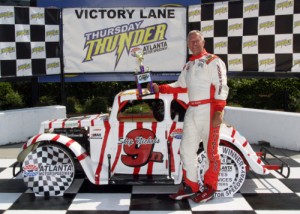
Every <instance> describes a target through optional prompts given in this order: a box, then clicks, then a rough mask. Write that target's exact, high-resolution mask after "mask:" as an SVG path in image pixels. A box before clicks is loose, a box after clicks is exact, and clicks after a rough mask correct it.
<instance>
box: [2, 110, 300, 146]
mask: <svg viewBox="0 0 300 214" xmlns="http://www.w3.org/2000/svg"><path fill="white" fill-rule="evenodd" d="M65 117H66V108H65V106H47V107H38V108H27V109H20V110H10V111H2V112H0V136H1V137H0V145H4V144H8V143H16V142H23V141H26V140H27V139H28V138H30V137H32V136H33V135H36V134H37V133H38V131H39V127H40V123H41V122H42V121H45V120H51V119H57V118H65ZM224 120H225V121H226V122H227V123H229V124H231V125H233V126H234V127H235V128H236V129H237V130H238V131H239V132H240V133H241V134H242V135H243V136H245V137H246V139H247V140H248V141H249V142H250V143H254V144H257V143H258V142H259V141H267V142H269V143H270V144H271V146H272V147H275V148H283V149H290V150H295V151H300V113H288V112H280V111H268V110H258V109H249V108H237V107H229V106H227V107H226V108H225V115H224Z"/></svg>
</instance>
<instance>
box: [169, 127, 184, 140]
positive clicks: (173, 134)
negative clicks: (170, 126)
mask: <svg viewBox="0 0 300 214" xmlns="http://www.w3.org/2000/svg"><path fill="white" fill-rule="evenodd" d="M182 131H183V130H182V129H174V130H173V131H172V132H171V137H173V138H176V139H181V138H182Z"/></svg>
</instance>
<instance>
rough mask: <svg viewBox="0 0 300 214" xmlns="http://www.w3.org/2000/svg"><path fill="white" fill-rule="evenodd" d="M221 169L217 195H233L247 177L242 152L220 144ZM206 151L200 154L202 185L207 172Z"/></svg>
mask: <svg viewBox="0 0 300 214" xmlns="http://www.w3.org/2000/svg"><path fill="white" fill-rule="evenodd" d="M219 152H220V156H221V170H220V174H219V182H218V190H217V192H216V193H215V197H232V196H233V195H234V194H235V193H236V192H237V191H238V190H239V189H240V188H241V187H242V185H243V183H244V181H245V178H246V164H245V162H244V160H243V157H242V156H241V155H240V152H237V151H236V150H235V149H233V148H231V147H228V146H225V145H220V146H219ZM205 161H206V153H205V152H204V150H202V151H201V152H200V154H199V155H198V162H199V168H198V175H199V176H198V177H199V183H200V186H203V180H204V178H203V177H204V173H205V171H206V170H205V166H206V164H205Z"/></svg>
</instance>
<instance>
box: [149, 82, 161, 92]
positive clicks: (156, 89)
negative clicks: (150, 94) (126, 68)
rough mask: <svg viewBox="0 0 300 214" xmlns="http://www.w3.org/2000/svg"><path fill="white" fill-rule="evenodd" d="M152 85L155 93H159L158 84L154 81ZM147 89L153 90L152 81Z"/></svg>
mask: <svg viewBox="0 0 300 214" xmlns="http://www.w3.org/2000/svg"><path fill="white" fill-rule="evenodd" d="M152 86H153V90H154V93H158V92H159V87H158V84H156V83H152ZM147 89H148V90H149V91H151V90H150V83H148V84H147Z"/></svg>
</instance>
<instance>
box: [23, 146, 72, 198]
mask: <svg viewBox="0 0 300 214" xmlns="http://www.w3.org/2000/svg"><path fill="white" fill-rule="evenodd" d="M22 168H23V180H24V182H25V184H26V185H27V186H28V188H29V189H31V190H32V191H33V192H34V193H35V195H37V196H61V195H63V194H64V192H65V191H66V190H67V189H68V188H69V187H70V186H71V184H72V183H73V181H74V176H75V162H74V158H73V156H72V155H71V154H70V152H69V151H68V149H67V148H65V147H63V146H62V145H58V144H51V143H50V144H41V145H39V146H38V147H37V148H36V149H35V150H33V151H31V152H30V153H29V154H28V155H27V156H26V158H25V160H24V161H23V165H22Z"/></svg>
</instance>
